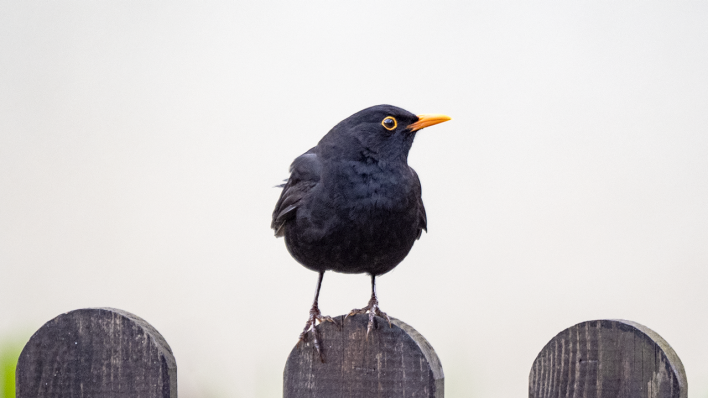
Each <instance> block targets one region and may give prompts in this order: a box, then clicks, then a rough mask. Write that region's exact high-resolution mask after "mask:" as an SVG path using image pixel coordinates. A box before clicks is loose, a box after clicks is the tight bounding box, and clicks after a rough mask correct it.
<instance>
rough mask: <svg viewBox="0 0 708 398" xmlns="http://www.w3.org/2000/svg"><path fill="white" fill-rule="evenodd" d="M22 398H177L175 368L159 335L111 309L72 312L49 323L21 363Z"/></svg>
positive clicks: (143, 323)
mask: <svg viewBox="0 0 708 398" xmlns="http://www.w3.org/2000/svg"><path fill="white" fill-rule="evenodd" d="M16 395H17V397H18V398H30V397H33V398H36V397H41V398H49V397H52V398H63V397H67V398H69V397H97V398H98V397H101V398H118V397H131V398H133V397H134V398H158V397H159V398H176V397H177V364H176V362H175V358H174V356H173V355H172V350H171V349H170V346H169V345H168V344H167V342H166V341H165V339H164V338H163V337H162V335H160V333H159V332H158V331H157V330H155V328H153V327H152V326H151V325H150V324H149V323H147V322H146V321H145V320H143V319H141V318H139V317H137V316H135V315H133V314H131V313H128V312H125V311H121V310H117V309H113V308H87V309H81V310H76V311H72V312H69V313H66V314H62V315H59V316H58V317H56V318H54V319H52V320H51V321H49V322H47V323H46V324H45V325H44V326H42V327H41V328H40V329H39V330H38V331H37V332H36V333H35V334H34V335H33V336H32V337H31V338H30V340H29V342H28V343H27V345H25V348H24V349H23V350H22V354H21V355H20V359H19V361H18V363H17V371H16Z"/></svg>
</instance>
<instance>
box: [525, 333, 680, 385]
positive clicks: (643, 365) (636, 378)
mask: <svg viewBox="0 0 708 398" xmlns="http://www.w3.org/2000/svg"><path fill="white" fill-rule="evenodd" d="M687 395H688V383H687V381H686V372H685V370H684V368H683V364H682V363H681V360H680V359H679V357H678V355H676V353H675V352H674V350H673V349H672V348H671V346H669V344H668V343H667V342H666V341H665V340H664V339H663V338H661V336H659V335H658V334H656V332H654V331H652V330H651V329H649V328H647V327H646V326H643V325H640V324H638V323H635V322H631V321H623V320H598V321H588V322H582V323H579V324H577V325H575V326H573V327H570V328H568V329H566V330H564V331H562V332H560V333H558V335H557V336H556V337H554V338H553V339H552V340H551V341H550V342H548V344H546V346H545V347H544V348H543V350H541V352H540V353H539V354H538V356H537V357H536V360H535V361H534V363H533V366H532V367H531V373H530V375H529V397H530V398H560V397H563V398H580V397H582V398H686V397H687Z"/></svg>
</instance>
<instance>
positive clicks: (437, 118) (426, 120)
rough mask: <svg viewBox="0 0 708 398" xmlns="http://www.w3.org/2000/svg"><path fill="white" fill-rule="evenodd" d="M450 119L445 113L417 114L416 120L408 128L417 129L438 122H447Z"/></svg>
mask: <svg viewBox="0 0 708 398" xmlns="http://www.w3.org/2000/svg"><path fill="white" fill-rule="evenodd" d="M450 119H451V118H450V116H445V115H418V121H417V122H415V123H413V124H411V125H409V126H408V129H409V130H410V131H418V130H420V129H424V128H426V127H430V126H432V125H435V124H438V123H442V122H447V121H448V120H450Z"/></svg>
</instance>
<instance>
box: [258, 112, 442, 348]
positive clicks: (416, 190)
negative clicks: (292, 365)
mask: <svg viewBox="0 0 708 398" xmlns="http://www.w3.org/2000/svg"><path fill="white" fill-rule="evenodd" d="M448 120H450V118H449V117H448V116H445V115H418V116H416V115H414V114H412V113H410V112H408V111H406V110H404V109H401V108H398V107H395V106H392V105H377V106H372V107H370V108H366V109H364V110H361V111H359V112H357V113H355V114H353V115H351V116H349V117H348V118H346V119H344V120H342V121H341V122H339V124H337V125H336V126H334V127H333V128H332V129H331V130H330V131H329V132H328V133H327V134H326V135H325V136H324V137H323V138H322V139H321V140H320V142H319V143H318V144H317V146H316V147H314V148H312V149H310V150H309V151H307V152H305V153H304V154H303V155H301V156H299V157H297V158H296V159H295V160H294V161H293V163H292V165H291V166H290V178H288V179H287V180H286V183H285V184H283V185H279V187H282V188H283V190H282V192H281V194H280V199H278V203H277V204H276V205H275V210H274V211H273V221H272V224H271V227H272V228H273V229H274V230H275V236H276V237H281V236H282V237H284V238H285V245H286V247H287V248H288V251H289V252H290V254H291V255H292V256H293V257H294V258H295V260H297V261H298V262H299V263H300V264H302V265H303V266H305V268H308V269H311V270H313V271H317V272H318V273H319V278H318V280H317V290H316V292H315V300H314V302H313V303H312V308H311V309H310V315H309V318H308V320H307V322H306V324H305V328H304V329H303V332H302V333H301V334H300V341H304V340H305V338H306V336H307V333H308V331H309V330H312V331H313V341H314V346H315V348H316V349H317V352H318V353H319V355H320V359H321V360H323V361H324V359H323V357H322V351H321V347H320V342H319V339H318V336H317V329H316V328H315V321H316V320H317V321H319V322H323V321H329V322H333V323H335V324H336V322H335V321H334V320H333V319H332V318H331V317H329V316H323V315H322V314H321V312H320V310H319V307H318V305H317V299H318V297H319V293H320V288H321V286H322V278H323V276H324V272H325V271H329V270H331V271H335V272H342V273H349V274H357V273H368V274H369V275H371V299H370V300H369V303H368V304H367V305H366V307H364V308H361V309H354V310H352V311H351V312H350V313H349V315H354V314H365V313H367V312H368V313H369V324H368V327H367V336H368V334H369V332H370V331H371V329H372V328H373V325H374V315H378V316H380V317H382V318H385V319H386V320H387V321H388V323H389V326H390V323H391V321H390V319H389V318H388V315H386V313H384V312H383V311H381V309H380V308H379V303H378V300H377V298H376V277H377V276H378V275H383V274H385V273H387V272H388V271H390V270H392V269H393V268H394V267H395V266H397V265H398V264H399V263H400V262H401V261H402V260H403V259H404V258H405V257H406V255H407V254H408V252H409V251H410V250H411V248H412V247H413V243H414V242H415V241H416V240H417V239H418V238H420V235H421V233H422V231H423V230H426V231H427V228H426V224H427V219H426V215H425V208H424V207H423V200H422V198H421V187H420V180H419V179H418V175H417V174H416V172H415V171H414V170H413V169H412V168H411V167H410V166H408V151H409V150H410V149H411V145H412V144H413V139H414V138H415V135H416V132H417V131H418V130H420V129H422V128H425V127H428V126H432V125H434V124H438V123H442V122H445V121H448ZM349 315H347V316H349Z"/></svg>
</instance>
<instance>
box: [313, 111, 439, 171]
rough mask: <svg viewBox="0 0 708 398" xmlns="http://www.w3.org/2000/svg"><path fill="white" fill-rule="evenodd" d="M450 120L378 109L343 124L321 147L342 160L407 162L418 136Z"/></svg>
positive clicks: (353, 116)
mask: <svg viewBox="0 0 708 398" xmlns="http://www.w3.org/2000/svg"><path fill="white" fill-rule="evenodd" d="M448 120H450V117H448V116H445V115H415V114H413V113H410V112H408V111H407V110H405V109H401V108H398V107H396V106H392V105H376V106H372V107H370V108H366V109H364V110H361V111H359V112H357V113H355V114H353V115H351V116H349V117H348V118H346V119H344V120H342V121H341V122H339V124H337V125H336V126H334V128H332V130H331V131H330V132H329V133H328V134H327V135H326V136H325V137H324V138H323V139H322V141H321V142H320V144H321V145H322V144H324V146H325V147H326V148H328V149H327V150H328V152H331V155H333V156H337V157H338V158H340V159H350V160H355V159H356V158H360V157H361V156H366V157H371V158H375V159H378V160H385V161H395V160H403V161H406V159H407V158H408V151H410V149H411V145H412V144H413V139H414V138H415V135H416V132H418V131H419V130H420V129H423V128H425V127H429V126H432V125H435V124H438V123H442V122H446V121H448Z"/></svg>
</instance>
